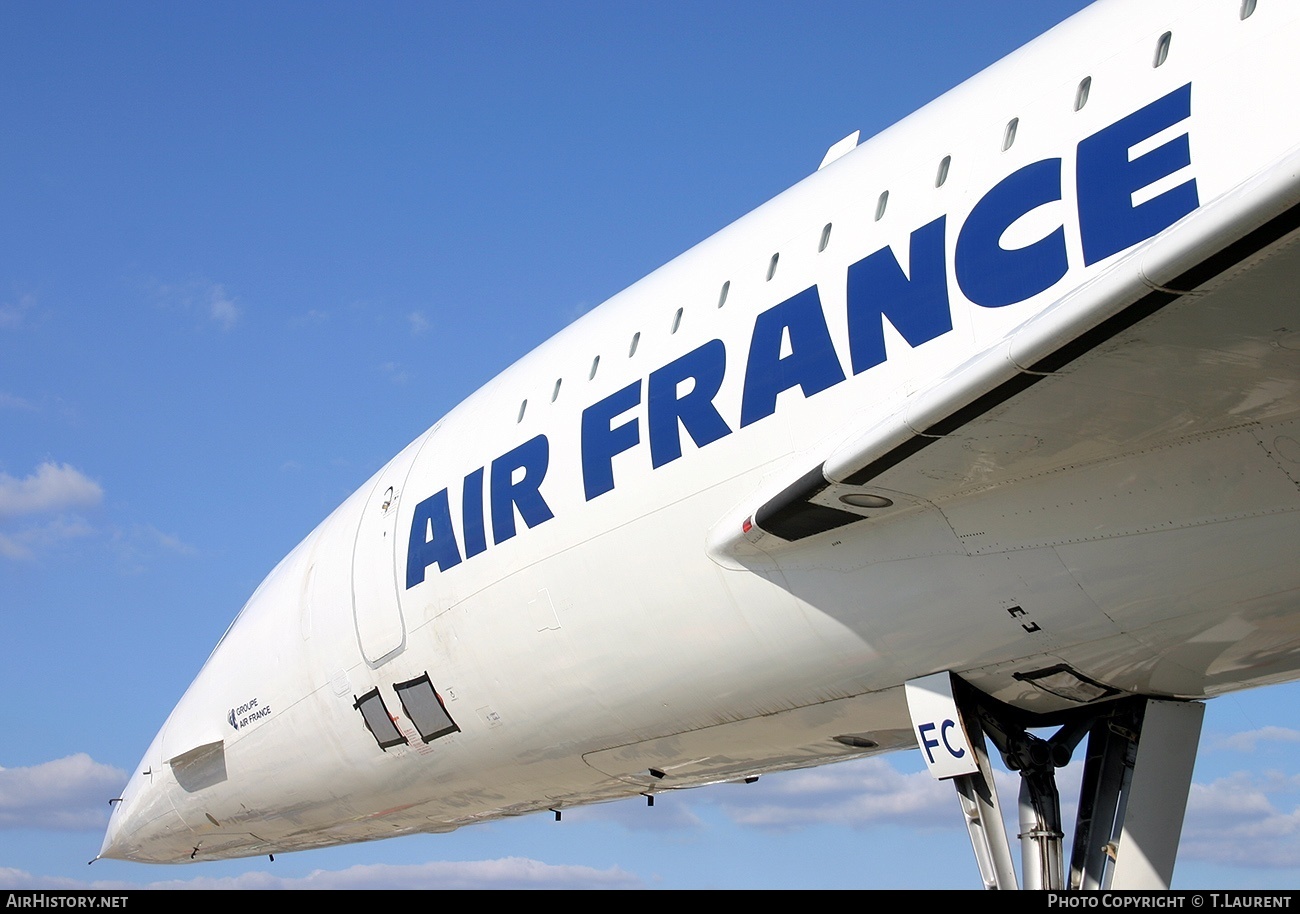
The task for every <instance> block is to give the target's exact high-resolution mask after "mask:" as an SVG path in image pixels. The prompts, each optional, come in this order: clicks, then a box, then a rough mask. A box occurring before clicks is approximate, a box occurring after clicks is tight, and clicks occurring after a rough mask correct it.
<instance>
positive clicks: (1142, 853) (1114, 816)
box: [913, 676, 1205, 891]
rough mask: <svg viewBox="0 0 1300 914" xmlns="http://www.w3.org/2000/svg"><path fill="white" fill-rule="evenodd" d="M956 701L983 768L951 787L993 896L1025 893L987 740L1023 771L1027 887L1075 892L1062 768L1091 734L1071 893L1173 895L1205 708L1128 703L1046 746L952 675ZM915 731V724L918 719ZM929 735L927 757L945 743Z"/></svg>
mask: <svg viewBox="0 0 1300 914" xmlns="http://www.w3.org/2000/svg"><path fill="white" fill-rule="evenodd" d="M934 679H935V677H927V680H928V681H929V683H930V685H929V686H928V687H929V688H933V687H934V686H933V682H934ZM924 681H926V680H918V683H921V682H924ZM951 694H952V700H953V702H954V704H955V708H953V711H954V715H959V716H960V719H961V722H962V725H963V727H964V729H965V733H966V736H967V739H968V740H969V744H970V748H971V751H972V754H973V755H974V758H975V761H976V762H977V763H978V770H977V771H975V772H973V773H969V774H961V775H958V776H956V777H952V781H953V783H954V785H955V787H956V789H957V795H958V799H959V801H960V804H961V808H962V814H963V818H964V819H965V822H966V827H967V830H968V831H969V833H970V836H971V845H972V847H973V848H974V851H975V859H976V862H977V864H978V865H979V869H980V877H981V879H982V880H983V882H984V887H985V888H989V889H1012V888H1016V887H1017V885H1016V874H1015V869H1014V867H1013V865H1012V863H1011V852H1010V848H1009V845H1008V841H1007V835H1006V830H1005V828H1004V827H1003V824H1002V815H1001V811H1000V809H999V806H998V799H997V789H996V787H995V786H994V782H993V772H992V769H991V767H990V765H989V759H988V755H987V751H986V749H985V737H986V736H987V738H988V739H990V740H992V742H993V744H994V745H995V746H996V747H997V748H998V750H999V751H1000V752H1001V754H1002V758H1003V761H1004V762H1005V764H1006V766H1007V767H1008V768H1009V769H1010V770H1012V771H1017V772H1019V773H1020V835H1019V837H1020V841H1021V871H1022V876H1023V879H1024V884H1025V888H1027V889H1039V890H1056V891H1059V890H1061V889H1064V888H1066V887H1067V882H1066V874H1065V871H1064V864H1063V852H1062V842H1063V838H1064V831H1063V829H1062V825H1061V802H1060V796H1059V794H1058V792H1057V788H1056V769H1057V768H1061V767H1064V766H1065V765H1066V764H1068V763H1069V761H1070V756H1071V754H1072V753H1073V752H1074V749H1075V748H1076V747H1077V746H1078V744H1079V743H1080V742H1081V741H1082V740H1083V738H1084V736H1087V737H1088V748H1087V755H1086V758H1085V761H1084V770H1083V780H1082V784H1081V787H1080V800H1079V810H1078V815H1077V817H1076V821H1075V830H1074V840H1073V845H1072V848H1071V855H1070V870H1069V881H1068V888H1071V889H1091V890H1095V889H1109V888H1115V889H1167V888H1169V883H1170V880H1171V879H1172V878H1173V870H1174V858H1175V856H1176V855H1177V852H1178V839H1179V835H1180V833H1181V831H1182V825H1183V815H1184V813H1185V811H1186V808H1187V795H1188V792H1189V791H1190V790H1191V784H1192V766H1193V763H1194V762H1195V759H1196V747H1197V743H1198V741H1199V739H1200V732H1201V721H1202V718H1203V717H1204V713H1205V706H1204V705H1203V704H1201V703H1200V702H1180V701H1163V700H1159V699H1152V698H1142V697H1133V698H1128V699H1122V700H1119V701H1114V702H1109V703H1106V704H1103V705H1097V706H1096V707H1095V708H1092V709H1090V711H1087V712H1084V711H1083V710H1082V709H1081V713H1079V714H1078V715H1075V716H1073V717H1072V718H1071V719H1070V721H1069V722H1068V723H1066V724H1065V725H1064V726H1062V727H1061V728H1060V729H1059V730H1058V731H1057V732H1056V733H1055V734H1053V735H1052V736H1051V737H1050V738H1048V739H1042V738H1040V737H1038V736H1035V735H1033V734H1032V733H1030V732H1028V731H1029V728H1030V727H1033V726H1035V723H1034V721H1033V720H1032V719H1028V718H1027V717H1026V716H1025V715H1023V714H1021V713H1020V712H1017V711H1015V709H1011V708H1007V707H1006V706H1003V705H1000V704H998V703H997V702H995V701H993V700H992V699H990V698H988V696H985V695H983V694H982V693H980V692H978V691H976V690H974V689H972V688H971V687H970V686H968V685H966V683H964V682H963V681H961V680H960V679H957V678H956V677H955V676H954V677H952V690H951ZM950 707H951V706H950ZM931 717H933V715H931ZM949 723H951V722H949ZM913 725H914V726H918V724H917V719H916V714H915V713H914V720H913ZM933 727H934V725H933V724H925V723H922V724H920V725H919V727H918V730H917V732H918V742H920V743H922V744H923V745H925V746H927V748H932V747H936V746H939V745H940V744H939V743H938V742H935V741H934V739H933V738H932V737H930V736H928V734H931V733H932V732H933ZM927 728H929V729H927ZM927 739H928V742H925V741H926V740H927ZM944 745H945V746H947V742H946V741H945V742H944ZM959 754H960V752H953V755H959ZM932 771H934V769H933V768H932ZM949 776H950V775H949Z"/></svg>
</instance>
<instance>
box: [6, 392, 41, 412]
mask: <svg viewBox="0 0 1300 914" xmlns="http://www.w3.org/2000/svg"><path fill="white" fill-rule="evenodd" d="M0 409H21V410H25V411H27V412H32V411H34V410H35V409H36V404H34V403H32V402H31V401H30V400H24V399H23V398H22V397H16V396H14V395H13V394H7V393H5V392H4V391H2V390H0Z"/></svg>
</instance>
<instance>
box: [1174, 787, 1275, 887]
mask: <svg viewBox="0 0 1300 914" xmlns="http://www.w3.org/2000/svg"><path fill="white" fill-rule="evenodd" d="M1297 800H1300V776H1298V775H1286V774H1281V773H1278V772H1265V773H1263V774H1256V773H1252V772H1244V771H1243V772H1238V773H1236V774H1233V775H1230V776H1228V777H1226V778H1220V779H1218V780H1216V781H1212V782H1211V783H1209V784H1193V785H1192V791H1191V794H1190V796H1189V797H1188V800H1187V817H1186V820H1185V821H1184V823H1183V838H1182V842H1181V844H1180V846H1179V855H1180V856H1182V857H1187V858H1190V859H1197V860H1208V861H1212V862H1214V863H1218V864H1227V865H1233V866H1247V867H1264V868H1271V867H1295V866H1300V805H1297ZM1279 807H1281V808H1279ZM1286 807H1290V808H1289V810H1288V809H1287V808H1286Z"/></svg>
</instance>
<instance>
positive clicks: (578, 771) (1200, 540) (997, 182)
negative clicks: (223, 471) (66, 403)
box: [100, 0, 1300, 888]
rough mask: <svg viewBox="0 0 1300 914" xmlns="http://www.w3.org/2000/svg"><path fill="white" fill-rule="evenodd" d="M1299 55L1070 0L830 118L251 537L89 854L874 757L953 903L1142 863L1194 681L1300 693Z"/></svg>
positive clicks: (1167, 788)
mask: <svg viewBox="0 0 1300 914" xmlns="http://www.w3.org/2000/svg"><path fill="white" fill-rule="evenodd" d="M1297 47H1300V6H1298V5H1297V4H1294V3H1290V2H1283V0H1257V2H1256V0H1196V2H1192V0H1151V2H1140V3H1139V2H1131V0H1106V2H1102V3H1100V4H1097V5H1095V6H1092V7H1090V8H1088V9H1086V10H1084V11H1083V12H1081V13H1080V14H1078V15H1076V16H1074V17H1073V18H1071V19H1069V20H1068V21H1066V22H1064V23H1063V24H1061V25H1060V26H1058V27H1057V28H1055V29H1053V30H1051V31H1050V32H1048V33H1047V34H1045V35H1043V36H1042V37H1040V38H1039V39H1037V40H1035V41H1034V42H1032V43H1030V44H1029V45H1027V46H1025V47H1024V48H1022V49H1020V50H1019V51H1017V52H1015V53H1014V54H1012V55H1011V56H1009V57H1007V58H1006V59H1004V60H1002V61H1001V62H999V63H997V64H995V65H994V66H992V67H990V68H988V69H987V70H985V71H984V72H982V73H980V74H979V75H977V76H975V77H974V78H972V79H970V80H969V81H967V82H966V83H964V84H962V85H960V86H958V87H957V88H956V89H954V90H952V91H951V92H949V93H947V94H945V95H944V96H942V97H941V98H939V99H937V100H936V101H934V102H932V103H931V104H929V105H927V106H926V107H924V108H922V109H921V110H919V111H917V112H916V113H914V114H912V115H911V116H909V117H908V118H906V119H904V120H903V121H901V122H899V123H898V124H896V125H895V126H893V127H891V128H890V129H888V130H886V131H884V132H883V133H881V134H879V135H878V136H876V137H874V138H872V139H870V140H868V141H866V142H862V143H858V142H857V137H856V135H855V136H853V137H849V138H846V139H845V140H843V141H841V142H839V143H836V144H835V145H834V146H832V147H831V148H830V150H829V151H828V152H827V154H826V157H825V159H824V161H823V162H822V163H821V166H820V168H818V170H817V171H816V172H815V173H814V174H812V175H811V176H809V177H807V178H806V179H804V180H803V181H801V182H800V183H798V184H797V185H795V186H794V187H792V188H791V189H789V190H788V191H786V192H784V193H782V194H781V195H779V196H778V197H776V198H775V199H773V200H771V201H770V202H768V203H766V204H764V205H763V206H761V207H759V208H758V209H756V210H755V211H753V212H752V213H750V214H748V215H746V216H745V217H743V218H741V219H740V220H738V221H737V222H735V223H734V224H732V225H730V226H728V227H727V228H725V229H723V230H722V231H720V232H719V233H718V234H716V235H714V236H713V237H711V238H709V239H707V240H705V241H704V242H702V243H700V244H699V245H697V246H696V247H694V248H692V249H691V250H689V251H687V252H686V253H684V254H682V255H681V256H680V257H678V258H676V259H675V260H673V261H671V262H670V263H668V264H667V265H665V266H664V267H662V268H661V269H659V270H657V271H655V272H654V273H652V274H651V275H649V276H647V277H646V278H645V279H643V280H641V281H640V282H638V283H636V284H635V285H633V286H632V287H630V288H628V289H627V290H625V291H623V292H621V293H619V294H618V295H616V296H614V297H613V298H612V299H610V300H609V301H607V302H605V303H604V304H602V305H601V306H600V307H598V308H597V309H595V310H593V311H592V312H590V313H589V314H587V315H586V316H584V317H583V318H581V319H580V320H578V321H577V322H575V323H574V324H572V325H571V326H570V327H568V328H567V329H565V330H564V331H563V332H561V333H560V334H558V335H557V336H556V337H554V338H553V339H551V340H550V341H548V342H546V343H545V344H543V345H542V346H540V347H539V348H537V349H536V350H535V351H533V352H532V353H530V354H529V355H527V356H525V357H524V358H522V359H521V360H520V361H519V362H517V363H516V364H515V365H513V366H511V367H510V368H508V369H507V370H506V371H505V372H504V373H502V374H501V375H500V376H498V377H497V378H496V379H495V380H493V381H492V382H491V383H490V384H488V385H487V386H486V387H485V388H483V389H482V390H480V391H479V392H477V393H475V394H474V395H472V396H471V397H470V398H469V399H468V400H466V401H465V402H464V403H462V404H461V405H460V406H458V407H457V408H456V409H454V410H453V411H452V412H450V413H449V414H448V415H446V416H445V417H444V418H443V419H442V420H440V421H439V422H438V423H437V424H436V425H434V426H433V428H431V429H429V430H428V431H427V432H425V433H424V434H423V435H421V436H420V437H419V438H418V439H417V440H416V441H414V442H413V443H412V444H411V445H410V446H408V447H407V448H406V449H405V450H403V451H402V452H401V453H400V454H398V455H397V456H396V457H395V458H394V459H393V460H392V461H391V462H390V463H388V464H387V465H386V466H385V467H383V468H382V469H381V470H380V471H379V472H378V473H377V474H376V475H375V476H374V477H373V478H372V479H370V480H369V481H368V482H367V483H366V484H365V485H364V486H362V487H361V489H359V490H358V491H357V492H356V493H355V494H354V495H353V496H352V497H350V498H349V499H348V500H347V501H346V502H344V503H343V504H342V505H341V506H340V507H339V508H338V509H337V510H336V511H335V512H334V513H333V514H331V515H330V516H329V517H328V518H326V519H325V521H324V522H323V523H321V525H320V526H319V527H318V528H317V529H316V530H315V531H314V532H312V533H311V535H310V536H308V537H307V539H306V540H304V541H303V542H302V543H301V544H300V545H299V546H298V547H297V548H296V549H295V550H294V551H293V552H292V553H290V555H289V556H288V557H287V558H285V559H284V560H283V561H281V562H280V564H279V565H278V566H276V567H275V569H274V570H273V571H272V572H271V573H270V575H269V576H268V577H267V578H266V580H265V581H264V582H263V583H262V585H261V586H260V587H259V588H258V589H257V591H256V592H255V593H254V594H253V595H252V597H251V598H250V599H249V601H248V603H247V604H246V605H245V606H244V608H243V609H242V610H241V611H240V613H239V615H238V617H237V618H236V619H235V621H234V622H233V623H232V624H231V626H230V628H229V630H228V631H227V632H226V634H225V636H224V637H223V638H222V639H221V641H220V643H219V644H218V645H217V647H216V649H215V650H214V651H213V653H212V655H211V657H210V658H209V659H208V661H207V663H206V664H205V666H204V667H203V669H202V670H201V671H200V673H199V675H198V677H197V678H196V679H195V681H194V683H193V684H192V685H191V686H190V688H189V690H188V691H187V692H186V693H185V695H184V696H183V697H182V699H181V700H180V702H179V704H178V705H177V706H176V708H175V710H174V711H173V712H172V714H171V716H170V717H169V718H168V719H167V721H166V722H165V723H164V724H163V727H162V729H161V730H160V731H159V733H158V735H157V737H156V738H155V739H154V741H153V743H152V744H151V745H150V746H149V748H148V751H147V752H146V753H145V755H144V758H143V759H142V760H141V762H140V765H139V767H138V768H137V769H136V770H135V772H134V773H133V775H132V777H131V780H130V783H129V784H128V785H127V787H126V789H125V791H124V793H123V795H122V797H121V798H120V800H118V801H116V802H115V804H114V811H113V815H112V819H111V821H110V823H109V827H108V832H107V835H106V837H105V839H104V844H103V848H102V849H101V851H100V856H102V857H112V858H119V859H126V860H139V861H151V862H178V863H183V862H189V861H205V860H215V859H220V858H228V857H239V856H248V855H255V854H257V855H260V854H268V853H276V852H280V851H290V850H296V849H303V848H313V847H322V846H326V845H334V844H340V843H345V842H353V841H365V840H371V839H378V838H388V837H392V836H395V835H402V834H409V833H416V832H445V831H450V830H452V829H456V828H459V827H461V826H465V825H472V824H474V823H477V822H483V821H490V820H493V819H498V818H501V817H504V816H515V815H520V814H525V813H534V812H543V811H546V810H561V811H562V810H564V809H566V808H569V807H573V806H576V805H580V804H586V803H595V802H601V801H606V800H614V799H619V798H624V797H630V796H636V795H649V796H651V797H653V795H654V794H656V793H659V792H662V791H667V790H675V789H681V788H687V787H695V786H700V785H704V784H712V783H717V782H723V781H739V780H744V779H748V778H752V777H754V776H757V775H759V774H762V773H764V772H770V771H778V770H784V769H795V768H803V767H808V766H814V765H819V764H823V763H827V762H834V761H838V760H842V759H849V758H858V757H863V756H869V755H874V754H877V753H885V752H891V751H895V750H904V749H907V750H914V751H919V752H921V753H922V756H923V758H924V759H925V761H926V763H927V765H928V766H929V767H930V770H931V773H932V774H933V775H934V776H935V777H938V778H941V779H947V780H950V781H951V782H952V783H953V784H954V785H955V792H956V794H957V798H956V800H955V802H954V806H953V810H954V817H956V816H958V815H960V816H961V817H962V819H963V821H964V822H965V823H966V825H967V827H968V829H969V830H970V834H971V840H972V847H973V848H974V850H975V856H976V860H977V862H978V865H979V872H980V876H981V879H982V881H983V883H984V885H986V886H987V887H990V888H1010V887H1015V886H1016V885H1017V883H1018V882H1020V881H1023V883H1024V885H1025V886H1026V887H1030V888H1098V887H1112V888H1121V887H1163V886H1168V885H1169V884H1170V880H1171V878H1172V874H1173V866H1174V858H1175V855H1176V850H1177V845H1178V834H1179V830H1180V828H1181V822H1182V817H1183V811H1184V807H1185V804H1186V797H1187V792H1188V790H1189V787H1190V782H1191V771H1192V763H1193V760H1194V757H1195V754H1196V748H1197V743H1198V739H1199V731H1200V722H1201V715H1202V711H1203V708H1204V704H1203V702H1204V701H1205V700H1207V699H1210V698H1213V697H1215V696H1218V695H1222V694H1224V693H1228V692H1232V691H1234V690H1238V689H1244V688H1250V687H1255V686H1262V685H1266V684H1269V683H1277V682H1282V681H1287V680H1291V679H1295V678H1296V677H1297V676H1300V561H1297V558H1298V557H1300V551H1298V547H1297V544H1300V491H1297V486H1298V484H1300V421H1298V420H1300V312H1298V311H1297V307H1298V306H1297V293H1296V291H1295V285H1296V278H1297V276H1300V247H1298V246H1297V229H1300V146H1298V145H1297V144H1298V143H1300V117H1298V116H1297V114H1296V109H1295V103H1294V98H1293V95H1294V91H1293V90H1294V87H1296V86H1297V85H1300V59H1298V57H1297V54H1296V51H1295V49H1296V48H1297ZM990 744H991V746H992V748H990ZM991 753H995V754H996V755H1000V756H1001V758H1002V760H1003V761H1004V762H1005V763H1006V764H1007V765H1008V766H1009V767H1011V768H1012V769H1013V770H1016V771H1018V772H1019V773H1020V775H1021V784H1022V786H1021V792H1020V798H1019V804H1020V824H1021V828H1020V832H1021V858H1022V863H1021V872H1020V875H1019V877H1018V876H1017V873H1016V871H1015V866H1014V864H1013V861H1012V856H1011V851H1010V842H1009V840H1008V836H1007V833H1006V831H1005V829H1004V826H1003V819H1002V814H1001V807H1000V805H999V799H998V796H997V791H996V790H995V789H994V787H993V779H992V769H991V767H990V754H991ZM1072 755H1073V756H1077V757H1080V758H1082V759H1084V765H1083V770H1084V774H1083V783H1082V791H1081V796H1082V799H1081V802H1080V812H1079V815H1078V822H1077V824H1076V827H1075V830H1074V834H1073V837H1072V846H1071V849H1070V853H1069V855H1068V861H1067V859H1066V857H1067V855H1066V854H1065V853H1064V849H1063V843H1064V835H1063V834H1062V827H1061V822H1060V811H1059V805H1060V804H1059V801H1058V799H1057V790H1056V784H1055V777H1054V771H1055V770H1056V769H1057V768H1059V767H1060V766H1062V765H1063V764H1064V763H1065V762H1066V761H1067V760H1068V759H1069V758H1070V757H1071V756H1072Z"/></svg>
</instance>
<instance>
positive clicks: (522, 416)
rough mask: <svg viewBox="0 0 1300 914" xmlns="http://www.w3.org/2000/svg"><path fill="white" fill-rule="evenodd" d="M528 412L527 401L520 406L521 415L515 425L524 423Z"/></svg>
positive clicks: (516, 419)
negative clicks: (525, 414)
mask: <svg viewBox="0 0 1300 914" xmlns="http://www.w3.org/2000/svg"><path fill="white" fill-rule="evenodd" d="M527 411H528V401H527V400H525V401H524V402H523V403H520V404H519V415H518V416H517V417H516V418H515V424H516V425H518V424H519V423H520V422H523V421H524V413H525V412H527Z"/></svg>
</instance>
